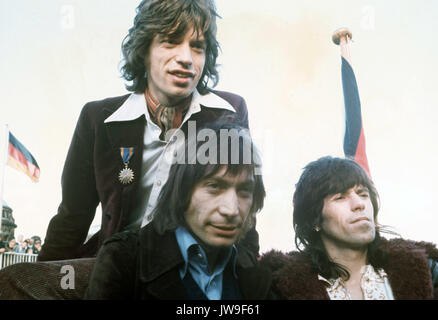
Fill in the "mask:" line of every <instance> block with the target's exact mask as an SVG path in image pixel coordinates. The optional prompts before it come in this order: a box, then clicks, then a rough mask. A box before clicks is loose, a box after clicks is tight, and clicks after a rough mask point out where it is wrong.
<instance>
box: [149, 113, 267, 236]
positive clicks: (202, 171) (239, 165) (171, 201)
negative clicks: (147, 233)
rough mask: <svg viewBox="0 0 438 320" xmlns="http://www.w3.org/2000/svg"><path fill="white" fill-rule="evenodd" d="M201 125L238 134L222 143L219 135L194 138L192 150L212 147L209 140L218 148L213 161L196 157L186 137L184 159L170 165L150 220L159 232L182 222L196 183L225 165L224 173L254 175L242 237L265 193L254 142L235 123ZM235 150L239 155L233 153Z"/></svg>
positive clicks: (218, 133)
mask: <svg viewBox="0 0 438 320" xmlns="http://www.w3.org/2000/svg"><path fill="white" fill-rule="evenodd" d="M203 129H207V130H211V131H210V132H211V133H214V135H215V136H216V137H220V134H221V130H227V131H229V132H230V131H232V130H236V132H238V134H239V136H238V138H237V140H238V141H237V142H238V144H235V143H233V142H232V141H231V140H232V139H233V138H231V139H227V141H225V142H226V143H225V144H223V143H224V141H220V140H221V139H217V140H216V141H210V138H209V139H205V140H206V141H204V140H198V139H197V141H195V144H196V148H195V150H198V151H199V150H202V148H205V147H206V146H207V145H209V146H210V147H211V146H212V143H214V144H215V145H216V148H213V149H216V151H217V152H216V155H215V156H214V161H209V162H206V163H205V162H204V161H200V158H199V157H195V155H194V154H193V153H190V151H191V150H193V148H192V147H193V145H192V146H191V145H190V143H191V141H189V140H190V139H186V142H185V144H184V146H183V148H184V161H178V162H177V163H175V164H173V165H172V167H171V168H170V172H169V178H168V180H167V182H166V184H165V185H164V186H163V188H162V190H161V193H160V195H159V197H158V202H157V205H156V207H155V209H154V211H153V213H152V214H153V216H154V219H153V220H152V222H151V223H152V225H153V226H154V228H155V230H156V231H157V232H158V233H159V234H163V233H164V232H166V231H172V230H175V229H176V228H177V227H178V226H180V225H185V218H184V214H185V212H186V211H187V208H188V207H189V204H190V201H191V197H192V194H193V191H194V188H195V187H196V185H197V184H198V183H199V182H200V181H201V180H204V179H207V178H209V177H212V176H214V175H215V174H216V173H217V172H219V171H220V170H221V169H222V168H223V167H224V166H226V172H225V174H228V175H231V176H237V175H239V174H240V173H242V172H247V173H248V174H252V175H253V176H254V189H253V203H252V206H251V209H250V214H249V217H248V219H247V222H246V224H245V227H244V230H243V232H242V238H243V236H244V235H245V233H246V232H247V231H249V230H250V229H251V228H252V227H254V226H255V218H256V217H255V216H256V213H257V212H259V211H260V210H261V209H262V208H263V204H264V198H265V195H266V192H265V187H264V184H263V178H262V175H261V172H260V169H261V159H260V154H259V151H258V150H257V149H256V147H255V145H254V144H253V142H252V139H251V137H250V135H249V132H248V130H247V129H244V128H242V127H240V126H238V125H235V124H230V123H224V122H217V123H214V124H210V125H207V126H206V127H203V128H200V129H199V130H198V132H199V131H200V130H203ZM235 142H236V141H235ZM233 148H235V149H233ZM204 150H205V149H204ZM233 151H234V152H233ZM236 151H237V153H236ZM248 151H249V152H252V153H253V154H252V156H251V157H250V159H248V157H246V154H245V153H246V152H248ZM225 153H226V154H225ZM236 154H237V155H238V157H235V156H236ZM224 155H225V157H224ZM210 159H212V158H210ZM224 160H226V161H224ZM248 160H249V161H248ZM224 163H227V164H224Z"/></svg>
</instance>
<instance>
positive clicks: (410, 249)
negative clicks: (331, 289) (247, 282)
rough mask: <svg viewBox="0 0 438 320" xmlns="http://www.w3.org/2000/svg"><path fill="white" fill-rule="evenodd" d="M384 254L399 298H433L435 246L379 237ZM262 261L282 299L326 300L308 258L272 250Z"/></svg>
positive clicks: (324, 291)
mask: <svg viewBox="0 0 438 320" xmlns="http://www.w3.org/2000/svg"><path fill="white" fill-rule="evenodd" d="M380 247H381V248H382V250H384V251H385V252H386V254H387V263H386V264H385V265H384V267H383V269H384V270H385V272H386V273H387V274H388V279H389V283H390V285H391V288H392V291H393V293H394V298H395V299H398V300H407V299H433V286H432V281H431V274H430V270H429V264H428V261H427V258H432V259H434V260H438V249H437V248H436V247H435V245H433V244H431V243H427V242H414V241H410V240H403V239H391V240H386V239H382V242H381V244H380ZM260 262H261V264H262V265H264V266H266V267H268V268H270V269H271V270H272V278H273V288H272V290H273V291H274V293H275V294H276V295H278V296H279V297H280V298H281V299H290V300H301V299H303V300H307V299H311V300H320V299H329V296H328V294H327V292H326V290H325V287H324V285H323V284H322V282H321V281H319V280H318V276H317V271H316V270H315V268H314V267H313V266H312V262H311V260H310V258H309V257H308V256H307V255H305V254H302V253H300V252H297V251H292V252H289V253H287V254H284V253H282V252H280V251H275V250H272V251H270V252H267V253H265V254H264V255H263V256H262V257H261V261H260Z"/></svg>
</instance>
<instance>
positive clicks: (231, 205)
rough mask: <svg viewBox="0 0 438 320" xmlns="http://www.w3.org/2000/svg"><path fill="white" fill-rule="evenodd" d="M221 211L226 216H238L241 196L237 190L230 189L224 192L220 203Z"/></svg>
mask: <svg viewBox="0 0 438 320" xmlns="http://www.w3.org/2000/svg"><path fill="white" fill-rule="evenodd" d="M219 212H220V214H222V215H225V216H230V217H232V216H236V215H238V214H239V197H238V196H237V193H236V190H233V189H230V190H227V192H225V193H224V194H223V197H222V198H221V203H220V205H219Z"/></svg>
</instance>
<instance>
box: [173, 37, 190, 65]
mask: <svg viewBox="0 0 438 320" xmlns="http://www.w3.org/2000/svg"><path fill="white" fill-rule="evenodd" d="M177 50H178V51H177V54H176V62H177V63H178V64H180V65H181V66H183V67H184V68H186V69H187V68H190V66H191V65H192V64H193V56H192V49H191V47H190V44H189V43H188V42H183V43H181V44H180V45H179V46H178V48H177Z"/></svg>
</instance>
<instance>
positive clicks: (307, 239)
mask: <svg viewBox="0 0 438 320" xmlns="http://www.w3.org/2000/svg"><path fill="white" fill-rule="evenodd" d="M357 185H361V186H363V187H366V188H367V189H368V191H369V195H370V199H371V202H372V204H373V208H374V221H375V222H376V236H375V238H374V240H373V241H372V242H371V243H369V244H368V263H370V264H371V265H372V266H373V267H376V268H381V267H383V265H384V263H385V255H384V253H383V251H382V250H380V249H379V247H378V246H379V243H380V240H381V236H380V232H382V231H384V232H388V233H393V232H391V231H388V230H386V227H384V226H381V225H379V224H377V215H378V213H379V195H378V193H377V190H376V188H375V186H374V183H373V181H372V180H371V179H370V177H369V176H368V174H367V173H366V172H365V170H364V169H363V168H362V167H361V166H360V165H359V164H357V163H356V162H354V161H353V160H349V159H343V158H334V157H330V156H327V157H323V158H320V159H318V160H316V161H313V162H311V163H309V164H308V165H307V166H306V167H305V168H304V171H303V173H302V175H301V177H300V179H299V181H298V183H297V184H296V189H295V193H294V197H293V206H294V212H293V225H294V230H295V244H296V247H297V249H298V250H299V251H301V252H304V253H306V254H308V255H309V256H310V257H311V259H312V262H313V265H314V267H315V268H316V270H317V272H318V273H319V274H320V275H322V276H323V277H325V278H327V279H329V278H338V277H342V278H343V279H344V280H348V278H349V277H350V274H349V272H348V271H347V270H346V268H345V267H343V266H342V265H339V264H337V263H335V262H333V261H332V260H331V259H330V257H329V255H328V253H327V251H326V249H325V247H324V244H323V242H322V239H321V236H320V232H317V231H316V230H315V227H316V226H320V223H321V221H322V209H323V207H324V199H325V198H326V197H327V196H329V195H333V194H337V193H343V192H345V191H347V190H348V189H350V188H353V187H354V186H357Z"/></svg>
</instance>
